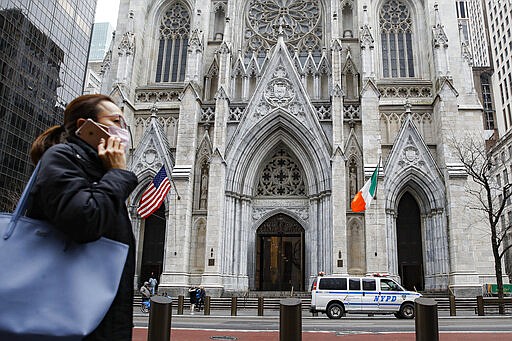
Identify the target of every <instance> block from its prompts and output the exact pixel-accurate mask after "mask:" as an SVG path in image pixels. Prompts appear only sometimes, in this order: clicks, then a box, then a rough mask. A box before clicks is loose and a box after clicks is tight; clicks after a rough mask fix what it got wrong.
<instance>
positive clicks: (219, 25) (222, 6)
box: [212, 1, 227, 41]
mask: <svg viewBox="0 0 512 341" xmlns="http://www.w3.org/2000/svg"><path fill="white" fill-rule="evenodd" d="M226 6H227V5H226V3H225V2H224V1H215V2H213V13H212V14H213V30H212V38H213V40H217V41H222V38H223V37H224V25H225V22H226Z"/></svg>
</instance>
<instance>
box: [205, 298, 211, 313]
mask: <svg viewBox="0 0 512 341" xmlns="http://www.w3.org/2000/svg"><path fill="white" fill-rule="evenodd" d="M204 314H205V315H210V296H205V297H204Z"/></svg>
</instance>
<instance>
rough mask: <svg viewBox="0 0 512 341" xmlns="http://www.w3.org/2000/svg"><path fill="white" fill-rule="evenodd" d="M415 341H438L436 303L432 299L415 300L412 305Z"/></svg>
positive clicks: (421, 298)
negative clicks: (414, 315)
mask: <svg viewBox="0 0 512 341" xmlns="http://www.w3.org/2000/svg"><path fill="white" fill-rule="evenodd" d="M414 306H415V307H414V310H415V313H416V319H415V321H414V325H415V328H416V341H439V326H438V320H437V302H436V301H435V300H434V299H432V298H424V297H420V298H417V299H416V301H415V304H414Z"/></svg>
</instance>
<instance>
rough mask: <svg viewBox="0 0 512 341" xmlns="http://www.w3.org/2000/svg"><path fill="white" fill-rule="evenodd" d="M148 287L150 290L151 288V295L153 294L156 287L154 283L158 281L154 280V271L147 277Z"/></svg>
mask: <svg viewBox="0 0 512 341" xmlns="http://www.w3.org/2000/svg"><path fill="white" fill-rule="evenodd" d="M148 282H149V287H150V290H151V295H154V294H155V288H156V285H157V284H158V281H157V280H156V278H155V273H153V272H152V273H151V277H149V280H148Z"/></svg>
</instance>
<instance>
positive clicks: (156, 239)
mask: <svg viewBox="0 0 512 341" xmlns="http://www.w3.org/2000/svg"><path fill="white" fill-rule="evenodd" d="M165 225H166V224H165V205H162V206H160V208H159V209H158V210H157V211H156V212H155V213H153V214H152V215H150V216H149V217H148V218H146V221H145V223H144V243H143V247H142V262H141V267H140V276H139V281H140V283H139V287H140V286H141V285H142V284H143V283H144V281H147V280H148V278H149V277H150V276H151V273H153V274H154V275H155V276H156V279H157V280H158V282H159V283H160V275H161V274H162V270H163V259H164V244H165Z"/></svg>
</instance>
